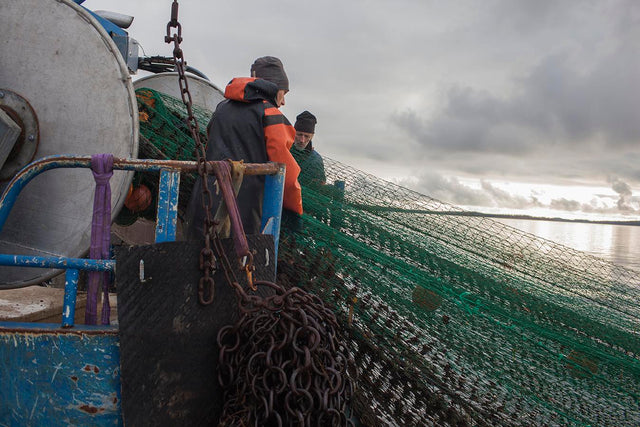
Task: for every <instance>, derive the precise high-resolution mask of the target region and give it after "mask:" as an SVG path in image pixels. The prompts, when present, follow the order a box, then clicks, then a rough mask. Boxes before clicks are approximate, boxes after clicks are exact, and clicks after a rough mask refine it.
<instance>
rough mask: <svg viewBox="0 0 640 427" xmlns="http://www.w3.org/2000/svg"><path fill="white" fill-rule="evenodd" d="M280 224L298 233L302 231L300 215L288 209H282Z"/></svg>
mask: <svg viewBox="0 0 640 427" xmlns="http://www.w3.org/2000/svg"><path fill="white" fill-rule="evenodd" d="M281 226H282V227H283V228H286V229H287V230H290V231H293V232H294V233H299V232H301V231H302V215H299V214H297V213H295V212H293V211H290V210H289V209H282V222H281Z"/></svg>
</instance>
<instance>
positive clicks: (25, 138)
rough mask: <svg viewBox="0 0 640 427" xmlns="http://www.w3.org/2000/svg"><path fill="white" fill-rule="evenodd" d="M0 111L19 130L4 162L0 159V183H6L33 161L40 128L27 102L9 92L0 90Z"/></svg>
mask: <svg viewBox="0 0 640 427" xmlns="http://www.w3.org/2000/svg"><path fill="white" fill-rule="evenodd" d="M0 109H2V110H3V111H4V112H5V113H6V114H7V115H8V116H9V117H10V119H11V120H12V121H13V122H14V124H15V125H16V126H17V127H18V129H19V135H18V138H17V139H16V140H15V144H14V145H13V146H12V147H11V151H10V153H7V158H6V162H5V161H4V160H5V159H2V158H1V157H0V181H7V180H9V179H11V177H12V176H13V175H14V174H15V173H16V172H18V171H19V170H20V169H22V168H23V167H25V166H26V165H27V164H28V163H29V162H30V161H31V160H33V157H34V156H35V154H36V150H37V149H38V143H39V142H40V130H39V129H40V127H39V124H38V117H37V116H36V113H35V111H33V107H32V106H31V104H29V101H28V100H26V99H24V98H23V97H22V96H20V95H19V94H17V93H15V92H13V91H11V90H7V89H0Z"/></svg>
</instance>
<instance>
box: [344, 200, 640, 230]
mask: <svg viewBox="0 0 640 427" xmlns="http://www.w3.org/2000/svg"><path fill="white" fill-rule="evenodd" d="M353 206H354V207H358V208H360V209H363V210H367V211H372V212H404V213H419V214H427V215H449V216H472V217H477V218H478V217H479V218H502V219H526V220H531V221H554V222H578V223H583V224H605V225H632V226H639V225H640V220H638V221H614V220H590V219H568V218H560V217H543V216H531V215H524V214H498V213H483V212H477V211H438V210H430V209H402V208H398V207H392V206H372V205H364V204H357V203H354V204H353Z"/></svg>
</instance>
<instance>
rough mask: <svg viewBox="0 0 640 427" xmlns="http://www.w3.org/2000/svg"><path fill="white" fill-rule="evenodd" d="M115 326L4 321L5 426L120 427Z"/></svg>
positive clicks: (0, 403) (0, 391)
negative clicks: (66, 326) (65, 326)
mask: <svg viewBox="0 0 640 427" xmlns="http://www.w3.org/2000/svg"><path fill="white" fill-rule="evenodd" d="M119 363H120V352H119V347H118V336H117V330H116V328H114V327H94V328H91V327H83V328H82V329H60V328H59V326H58V325H47V324H32V323H8V322H0V426H45V425H46V426H70V425H75V426H95V425H99V426H120V425H122V419H121V416H120V413H121V410H120V367H119Z"/></svg>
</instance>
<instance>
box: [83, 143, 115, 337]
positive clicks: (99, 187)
mask: <svg viewBox="0 0 640 427" xmlns="http://www.w3.org/2000/svg"><path fill="white" fill-rule="evenodd" d="M91 171H92V172H93V178H94V179H95V181H96V192H95V196H94V199H93V220H92V222H91V247H90V248H89V258H91V259H108V258H109V256H110V255H109V247H110V245H111V186H110V185H109V179H110V178H111V176H112V175H113V154H95V155H93V156H91ZM88 276H89V283H88V285H87V307H86V310H85V314H84V323H85V324H87V325H95V324H97V320H98V319H97V318H98V313H97V312H98V292H99V287H100V281H102V291H103V292H104V296H103V303H102V319H101V320H102V324H103V325H108V324H109V317H110V315H111V307H110V306H109V285H110V282H111V275H110V273H109V272H108V271H91V272H89V275H88Z"/></svg>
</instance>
